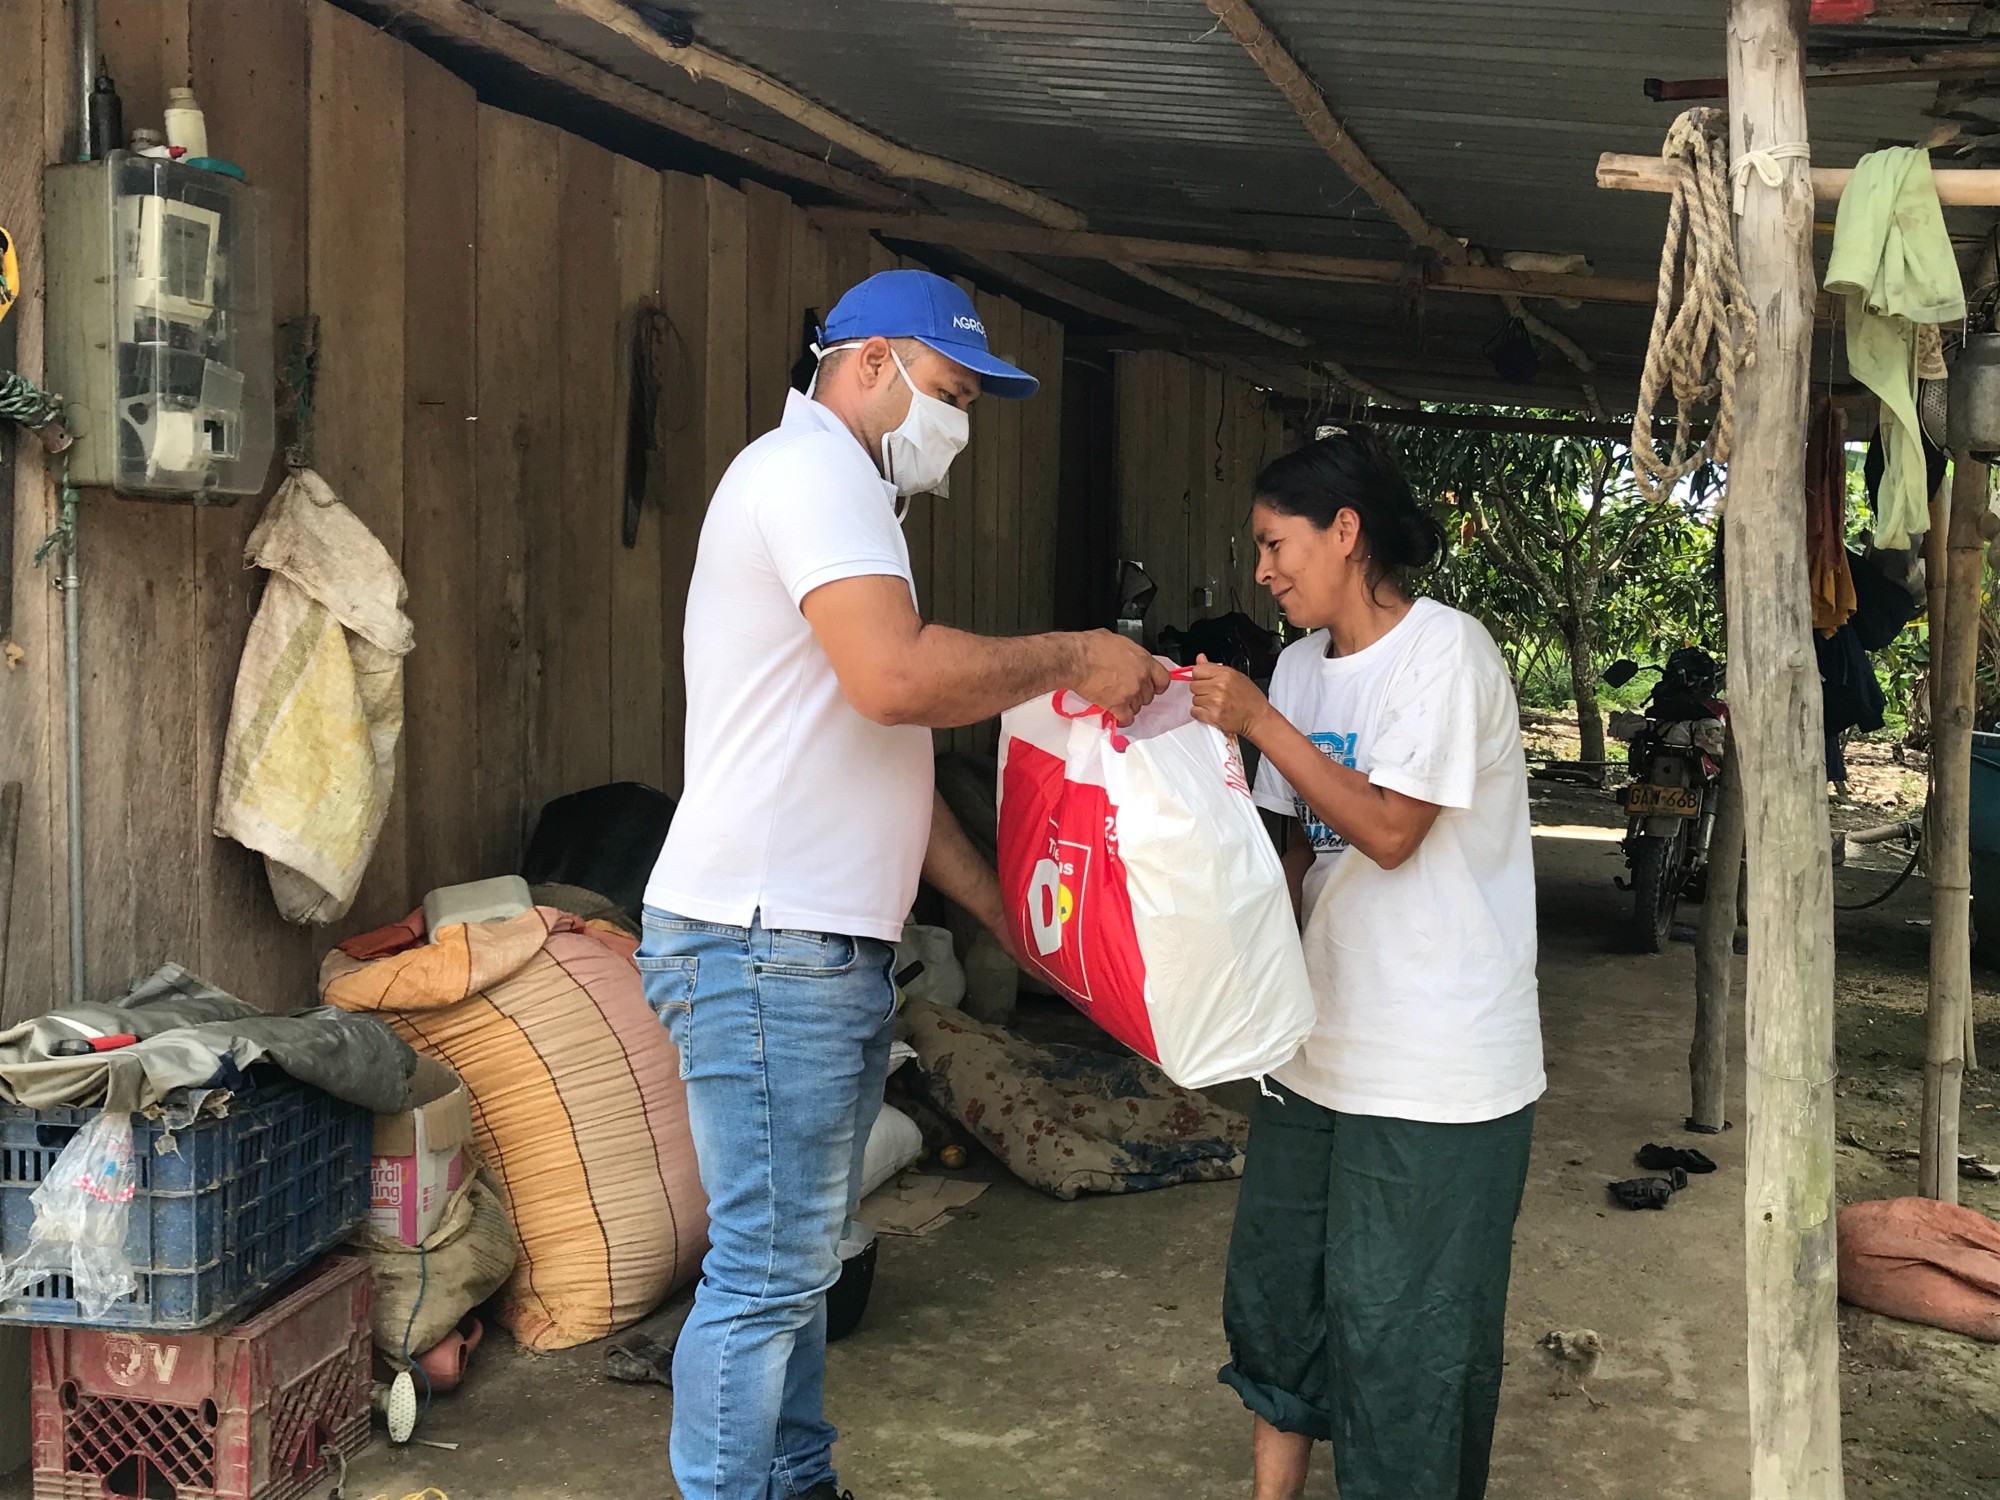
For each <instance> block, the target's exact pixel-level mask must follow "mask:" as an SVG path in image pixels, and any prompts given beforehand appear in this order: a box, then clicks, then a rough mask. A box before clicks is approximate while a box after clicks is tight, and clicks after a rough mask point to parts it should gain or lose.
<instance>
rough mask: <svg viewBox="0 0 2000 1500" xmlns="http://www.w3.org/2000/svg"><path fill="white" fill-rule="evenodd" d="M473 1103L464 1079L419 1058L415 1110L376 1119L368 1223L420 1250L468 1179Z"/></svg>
mask: <svg viewBox="0 0 2000 1500" xmlns="http://www.w3.org/2000/svg"><path fill="white" fill-rule="evenodd" d="M471 1144H472V1103H471V1100H470V1099H469V1098H468V1096H467V1095H466V1092H465V1085H464V1084H462V1083H460V1082H459V1080H458V1075H457V1074H456V1073H454V1072H452V1070H451V1069H450V1068H447V1067H446V1066H445V1065H444V1064H443V1063H441V1062H439V1061H438V1060H437V1059H436V1058H434V1057H424V1056H421V1055H419V1056H418V1058H417V1071H416V1073H415V1075H414V1076H413V1077H412V1078H411V1079H410V1107H409V1108H408V1109H406V1110H404V1111H403V1112H402V1113H401V1114H396V1115H377V1116H376V1117H375V1154H374V1160H373V1162H371V1163H370V1170H369V1193H368V1222H369V1223H370V1224H373V1225H374V1226H375V1227H376V1228H377V1229H379V1230H381V1231H382V1232H383V1233H384V1234H390V1235H394V1236H395V1237H396V1238H397V1239H399V1240H401V1241H402V1242H403V1243H404V1244H406V1245H420V1244H422V1243H423V1242H424V1241H425V1240H426V1239H428V1238H429V1237H430V1233H431V1231H432V1230H433V1229H436V1228H437V1226H438V1220H439V1219H440V1218H442V1217H443V1215H444V1206H445V1203H446V1202H447V1200H449V1199H450V1197H451V1195H452V1194H453V1193H454V1192H456V1191H457V1189H458V1185H459V1183H460V1182H462V1181H463V1180H464V1178H465V1148H466V1147H467V1146H469V1145H471Z"/></svg>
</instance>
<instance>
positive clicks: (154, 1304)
mask: <svg viewBox="0 0 2000 1500" xmlns="http://www.w3.org/2000/svg"><path fill="white" fill-rule="evenodd" d="M278 1078H279V1081H277V1082H274V1083H272V1084H270V1085H268V1086H264V1087H259V1088H255V1089H251V1090H248V1091H246V1092H243V1093H240V1094H238V1095H236V1097H235V1098H234V1099H233V1100H232V1101H231V1103H230V1108H229V1113H228V1114H227V1115H224V1116H223V1117H222V1118H220V1119H212V1118H211V1119H204V1120H200V1121H197V1122H196V1123H195V1124H193V1125H190V1126H189V1127H188V1128H187V1129H185V1130H181V1131H177V1132H173V1133H172V1140H171V1144H170V1145H169V1146H168V1147H167V1149H165V1150H162V1149H161V1147H162V1140H163V1138H164V1137H166V1136H168V1134H169V1132H168V1131H167V1130H166V1129H165V1128H164V1127H163V1126H161V1125H160V1124H159V1123H157V1122H149V1121H146V1120H144V1119H140V1118H135V1119H134V1120H133V1130H132V1159H133V1164H134V1166H135V1167H136V1168H137V1170H138V1176H139V1185H138V1190H137V1193H136V1194H135V1196H134V1197H133V1199H132V1206H131V1221H130V1224H129V1226H128V1228H127V1230H126V1234H125V1253H126V1254H127V1255H128V1256H130V1257H131V1260H132V1265H133V1269H134V1270H135V1271H136V1272H137V1274H138V1280H139V1286H138V1289H137V1291H136V1292H135V1293H134V1294H133V1295H132V1296H131V1297H130V1298H129V1299H127V1300H125V1301H121V1302H115V1303H113V1304H112V1305H111V1307H110V1309H109V1310H108V1311H107V1312H106V1313H105V1315H104V1316H103V1317H102V1318H93V1319H86V1318H84V1317H83V1315H82V1313H81V1312H80V1311H79V1309H78V1308H77V1305H76V1302H75V1299H74V1298H73V1297H72V1295H71V1289H70V1285H69V1280H68V1278H67V1277H53V1278H51V1279H50V1280H48V1281H44V1282H41V1283H40V1284H38V1285H36V1286H32V1287H30V1288H28V1290H27V1292H26V1293H25V1294H23V1295H22V1296H19V1297H13V1298H10V1299H8V1300H7V1301H5V1302H0V1322H11V1323H76V1324H82V1323H90V1324H92V1325H93V1326H97V1327H109V1328H151V1329H160V1330H192V1329H198V1328H206V1327H209V1326H210V1325H213V1324H216V1323H219V1322H221V1321H223V1320H224V1319H226V1318H229V1317H230V1316H232V1315H233V1314H235V1313H236V1312H238V1311H239V1310H240V1309H242V1308H244V1307H246V1306H248V1305H249V1304H250V1303H251V1302H252V1301H254V1300H255V1299H256V1298H258V1297H260V1296H262V1295H263V1294H264V1293H266V1292H268V1291H270V1290H271V1289H272V1288H273V1287H275V1286H277V1285H278V1283H280V1282H281V1281H283V1280H284V1279H285V1278H286V1277H288V1276H290V1275H292V1274H293V1273H294V1272H295V1271H297V1270H299V1269H300V1268H301V1267H303V1266H305V1265H307V1264H308V1263H309V1262H310V1261H311V1260H312V1258H313V1257H314V1256H316V1255H318V1254H319V1253H320V1252H322V1251H324V1250H327V1249H330V1248H331V1247H332V1246H334V1245H336V1244H338V1243H339V1242H340V1241H341V1240H342V1239H344V1238H345V1237H346V1236H347V1234H348V1232H349V1231H350V1230H352V1229H353V1228H354V1226H355V1225H357V1224H359V1223H360V1222H361V1221H362V1220H363V1219H364V1218H366V1217H367V1214H368V1161H369V1151H370V1144H369V1141H370V1134H371V1131H372V1129H373V1126H374V1116H373V1115H371V1114H370V1113H369V1112H368V1111H367V1110H365V1109H363V1108H361V1107H360V1106H358V1105H353V1104H347V1103H343V1102H342V1101H341V1100H338V1099H335V1098H333V1097H332V1096H331V1095H329V1094H325V1093H322V1092H321V1091H320V1090H318V1089H313V1088H308V1087H306V1086H305V1085H304V1084H301V1083H297V1082H295V1081H293V1080H291V1079H289V1078H284V1077H283V1075H278ZM96 1113H97V1111H96V1110H94V1109H67V1108H53V1109H42V1110H34V1109H28V1108H25V1107H23V1106H21V1105H0V1253H3V1254H5V1255H8V1256H14V1255H18V1254H19V1253H20V1252H21V1251H22V1249H24V1248H25V1247H26V1245H27V1243H28V1237H29V1232H30V1230H31V1228H32V1226H33V1224H34V1218H35V1210H34V1205H33V1203H32V1202H31V1201H30V1198H31V1195H32V1194H33V1193H34V1190H35V1189H36V1187H38V1186H39V1185H40V1183H41V1181H42V1178H43V1176H44V1174H46V1173H47V1171H48V1169H49V1167H50V1166H51V1165H53V1164H54V1162H55V1159H56V1157H57V1156H59V1155H61V1154H62V1149H63V1147H64V1146H65V1145H67V1144H68V1143H69V1139H70V1137H71V1136H73V1135H74V1134H75V1133H76V1132H77V1130H78V1129H80V1128H81V1127H82V1126H84V1125H85V1124H87V1123H89V1121H90V1119H91V1118H92V1117H93V1116H94V1115H95V1114H96Z"/></svg>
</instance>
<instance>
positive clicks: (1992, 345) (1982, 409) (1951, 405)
mask: <svg viewBox="0 0 2000 1500" xmlns="http://www.w3.org/2000/svg"><path fill="white" fill-rule="evenodd" d="M1950 385H1951V394H1950V397H1949V399H1948V401H1947V405H1946V414H1945V437H1946V446H1947V447H1949V448H1950V449H1951V450H1952V451H1953V452H1954V453H1964V452H1970V453H1971V454H1973V455H1974V456H1975V457H1977V458H1979V459H1980V460H1981V461H1982V462H1991V461H1992V457H1993V455H1995V454H2000V333H1975V334H1972V335H1970V336H1969V337H1968V338H1967V339H1966V341H1965V347H1964V348H1963V349H1961V350H1960V351H1959V353H1958V358H1957V360H1956V361H1954V362H1953V364H1952V367H1951V381H1950Z"/></svg>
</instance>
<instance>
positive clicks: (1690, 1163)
mask: <svg viewBox="0 0 2000 1500" xmlns="http://www.w3.org/2000/svg"><path fill="white" fill-rule="evenodd" d="M1635 1160H1637V1162H1638V1163H1639V1165H1640V1166H1642V1167H1644V1168H1645V1169H1646V1170H1647V1171H1649V1172H1664V1171H1666V1170H1667V1169H1668V1168H1670V1167H1679V1168H1680V1169H1681V1170H1682V1171H1684V1172H1696V1173H1701V1172H1713V1171H1714V1170H1715V1163H1714V1162H1712V1161H1710V1160H1709V1159H1708V1157H1707V1156H1705V1155H1703V1154H1702V1153H1701V1152H1699V1151H1696V1150H1694V1149H1693V1148H1692V1147H1688V1146H1656V1145H1654V1144H1653V1143H1652V1142H1651V1141H1648V1142H1647V1143H1646V1144H1645V1145H1644V1146H1642V1147H1640V1148H1639V1154H1638V1156H1637V1157H1636V1158H1635Z"/></svg>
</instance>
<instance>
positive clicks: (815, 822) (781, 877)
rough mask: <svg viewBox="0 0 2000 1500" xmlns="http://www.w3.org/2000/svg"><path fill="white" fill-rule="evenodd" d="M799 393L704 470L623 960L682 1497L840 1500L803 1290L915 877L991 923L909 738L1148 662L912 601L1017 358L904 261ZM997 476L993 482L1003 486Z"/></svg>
mask: <svg viewBox="0 0 2000 1500" xmlns="http://www.w3.org/2000/svg"><path fill="white" fill-rule="evenodd" d="M819 353H820V363H819V371H818V375H817V378H816V381H815V387H814V391H813V394H812V395H811V396H810V397H807V396H800V395H798V394H796V393H794V394H793V395H792V396H791V397H790V398H789V399H788V401H787V403H786V406H785V415H784V420H783V422H782V423H781V425H780V426H779V427H778V428H777V430H776V431H774V432H768V433H766V434H764V436H762V437H760V438H758V439H757V440H756V441H755V442H753V443H751V444H750V446H749V447H747V448H745V449H744V450H743V452H742V453H741V454H739V455H738V456H737V458H736V461H735V462H734V463H732V464H731V465H730V466H729V470H728V472H727V473H726V474H724V475H723V477H722V483H721V484H720V485H719V486H718V487H717V488H716V492H715V497H714V499H713V500H712V501H711V502H710V504H709V508H708V518H707V520H706V522H705V523H704V524H703V526H702V533H701V545H700V550H699V552H698V553H697V556H696V560H695V570H694V579H693V583H692V585H691V587H690V588H689V591H688V606H687V627H686V635H685V650H686V655H687V699H688V715H687V785H686V790H685V792H684V793H683V795H682V798H681V803H680V807H679V810H678V811H677V812H676V814H675V817H674V823H673V829H672V832H671V833H670V834H669V835H668V837H667V842H666V847H665V848H664V849H663V850H661V852H660V860H659V864H658V865H657V866H656V867H655V869H654V871H653V877H652V880H651V882H650V883H649V884H648V886H647V889H646V912H645V941H644V943H643V944H642V945H641V947H640V950H639V960H638V961H639V967H640V969H641V970H642V971H643V973H644V975H645V981H646V998H647V1000H648V1001H649V1002H650V1003H651V1005H652V1007H653V1009H654V1010H655V1011H656V1012H658V1014H659V1016H660V1018H661V1020H662V1021H663V1022H664V1023H665V1024H666V1026H667V1028H668V1030H669V1031H670V1032H671V1034H672V1036H673V1039H674V1044H675V1046H676V1047H678V1048H679V1050H680V1058H681V1073H682V1076H683V1077H684V1078H686V1080H687V1092H688V1113H689V1116H690V1120H691V1123H692V1126H693V1132H694V1142H695V1151H696V1154H697V1156H698V1157H699V1158H700V1162H701V1179H702V1186H703V1187H704V1188H705V1189H706V1190H707V1193H708V1199H709V1222H710V1231H709V1237H710V1245H711V1248H710V1250H709V1252H708V1256H707V1258H706V1259H705V1260H704V1261H703V1262H702V1280H701V1284H700V1286H699V1287H698V1288H697V1290H696V1294H695V1305H694V1311H693V1312H692V1314H690V1316H689V1318H688V1320H687V1324H686V1326H685V1327H684V1328H683V1330H682V1332H681V1336H680V1342H679V1344H678V1346H677V1347H676V1349H675V1353H674V1419H673V1443H672V1453H673V1470H674V1478H675V1480H676V1481H677V1482H678V1483H679V1485H680V1488H681V1492H682V1494H683V1495H685V1496H686V1497H687V1500H792V1497H800V1500H838V1491H837V1487H836V1483H835V1478H834V1470H833V1441H834V1431H833V1428H832V1427H831V1426H829V1425H828V1424H827V1422H826V1420H825V1417H824V1416H823V1414H822V1410H821V1390H822V1376H823V1372H824V1367H825V1354H826V1310H825V1298H826V1292H827V1289H828V1288H829V1287H831V1286H832V1284H833V1282H834V1281H835V1279H836V1278H837V1276H838V1274H839V1256H838V1245H839V1240H840V1234H841V1228H842V1225H843V1223H844V1221H845V1219H846V1216H847V1211H848V1205H849V1188H850V1183H851V1182H852V1180H853V1179H854V1176H855V1174H856V1173H857V1171H858V1169H859V1164H860V1158H861V1152H862V1148H863V1147H864V1145H865V1144H866V1126H867V1124H868V1123H869V1122H870V1121H872V1119H873V1118H874V1111H875V1108H876V1106H877V1105H878V1104H879V1102H880V1100H881V1097H882V1084H883V1080H884V1078H885V1076H886V1074H887V1071H888V1054H889V1040H890V1030H891V1021H892V1018H893V1013H894V1005H895V988H894V983H893V979H892V977H891V973H890V970H891V967H892V965H893V963H894V944H895V942H896V940H897V939H898V938H899V937H900V936H901V934H902V930H903V921H904V918H905V917H906V916H907V915H908V913H909V910H910V903H911V902H912V900H913V899H914V898H915V896H916V893H917V884H918V880H919V877H920V876H921V877H922V878H924V879H927V880H929V881H930V882H931V883H932V884H933V885H935V886H936V887H937V888H938V889H940V890H941V891H943V892H944V893H945V894H946V895H947V896H949V897H951V898H952V899H953V900H955V901H957V902H958V903H959V904H960V905H961V906H963V907H964V908H965V909H966V910H967V911H969V912H971V913H972V914H973V915H975V916H977V917H978V918H979V919H980V920H982V921H983V922H985V923H986V925H987V926H988V927H990V928H992V929H993V930H994V932H995V934H996V935H997V936H999V937H1000V939H1001V941H1002V942H1003V943H1005V942H1009V941H1010V939H1009V938H1008V935H1007V926H1006V921H1005V918H1004V916H1003V914H1002V910H1001V902H1000V892H999V887H998V885H997V883H996V881H995V879H994V876H993V872H992V871H991V869H990V868H987V867H986V866H984V865H983V864H982V863H981V861H980V860H979V858H978V856H977V855H976V854H975V853H974V851H973V849H972V847H971V845H970V844H969V842H968V841H967V840H966V838H965V835H964V833H963V832H962V831H961V830H960V829H959V828H958V826H957V824H955V823H954V822H953V821H952V820H951V816H950V814H949V813H947V812H945V811H944V810H943V807H942V805H941V804H940V803H939V802H938V800H937V798H936V795H935V793H934V790H933V787H932V775H931V766H932V751H931V735H930V731H931V730H932V729H934V728H946V727H951V726H955V725H960V724H971V723H977V722H979V721H981V720H983V719H988V718H991V717H993V716H994V715H995V714H998V713H999V712H1001V711H1002V710H1003V709H1006V708H1010V707H1012V706H1013V705H1014V704H1017V703H1021V702H1025V701H1026V700H1028V699H1030V698H1034V697H1036V696H1038V695H1040V694H1043V693H1054V692H1057V691H1060V690H1062V689H1071V690H1073V691H1075V692H1076V693H1078V694H1080V695H1081V696H1082V697H1084V698H1085V699H1087V700H1088V701H1090V702H1092V703H1096V704H1099V705H1101V706H1102V707H1104V708H1107V709H1109V710H1111V711H1112V712H1114V713H1116V714H1118V715H1119V716H1120V717H1121V718H1122V719H1125V720H1129V719H1130V718H1131V717H1132V716H1133V715H1134V714H1136V713H1137V712H1138V710H1139V709H1140V708H1141V707H1143V706H1144V705H1145V704H1146V703H1147V702H1149V701H1150V700H1151V699H1152V697H1153V696H1154V694H1155V693H1157V692H1159V691H1160V690H1162V689H1163V688H1165V687H1166V685H1167V677H1166V673H1165V671H1164V669H1162V668H1161V667H1160V666H1159V664H1158V663H1156V662H1155V661H1154V660H1153V659H1152V658H1151V657H1150V656H1148V655H1147V654H1146V653H1145V651H1144V650H1142V649H1141V648H1140V647H1139V646H1137V645H1135V644H1134V643H1133V642H1131V641H1128V640H1125V639H1124V638H1122V637H1120V636H1117V635H1113V634H1111V633H1110V632H1108V631H1092V632H1088V633H1080V634H1060V635H1032V636H1022V637H1016V638H1013V639H1007V640H996V639H989V638H986V637H982V636H976V635H970V634H967V633H966V632H964V631H958V630H952V629H949V628H946V627H944V626H940V625H930V624H926V623H924V621H923V620H922V618H921V617H920V616H919V614H918V610H917V599H916V593H915V588H914V585H913V583H912V581H911V575H910V558H909V549H908V547H907V546H906V545H905V543H904V540H903V533H902V528H901V526H900V524H899V523H900V521H901V519H902V515H903V512H904V509H905V508H906V506H907V502H908V500H909V497H911V496H913V495H918V494H923V493H925V492H937V493H940V494H941V493H942V492H943V489H944V483H945V472H946V470H947V469H948V468H949V466H950V464H951V460H952V458H953V457H954V456H955V455H956V454H957V453H958V452H959V450H960V449H962V448H963V447H964V446H965V443H966V438H967V434H968V425H967V419H966V408H967V406H969V405H970V404H971V402H972V400H973V399H974V398H975V397H976V396H978V395H979V394H980V393H981V392H982V391H984V392H986V393H988V394H991V395H996V396H1003V397H1013V398H1022V397H1026V396H1029V395H1031V394H1033V392H1034V390H1035V386H1036V381H1035V379H1034V377H1033V376H1030V375H1027V374H1025V373H1023V372H1022V371H1020V370H1018V369H1016V368H1014V366H1012V365H1010V364H1008V363H1006V362H1005V361H1003V360H1001V359H998V358H996V357H995V356H994V355H993V354H992V353H991V352H990V351H989V350H988V349H987V347H986V331H985V329H984V328H983V327H982V326H981V325H980V322H979V318H978V315H977V314H976V313H975V312H974V310H973V306H972V302H971V299H969V298H968V297H967V296H966V295H965V294H964V293H963V292H961V291H960V290H959V289H958V288H957V287H956V286H954V285H953V284H952V283H951V282H949V281H946V280H944V279H943V278H941V277H937V276H932V275H930V274H928V273H926V272H922V271H886V272H883V273H882V274H880V275H877V276H872V277H870V278H869V279H868V280H867V281H864V282H863V283H861V285H859V286H857V287H855V288H854V289H853V290H852V291H850V292H849V293H848V294H847V295H846V296H845V297H843V298H842V299H841V301H840V303H839V305H838V306H836V307H835V308H834V310H833V313H832V315H831V316H830V317H829V318H828V319H827V323H826V330H825V332H824V334H823V335H822V339H821V347H820V351H819ZM1009 498H1011V497H1009Z"/></svg>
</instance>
